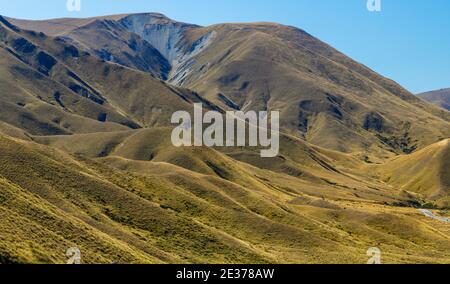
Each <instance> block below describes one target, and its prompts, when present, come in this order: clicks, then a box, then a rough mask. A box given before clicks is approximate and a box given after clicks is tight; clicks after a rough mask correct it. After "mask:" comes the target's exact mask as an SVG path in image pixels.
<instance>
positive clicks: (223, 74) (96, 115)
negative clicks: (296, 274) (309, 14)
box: [0, 13, 450, 264]
mask: <svg viewBox="0 0 450 284" xmlns="http://www.w3.org/2000/svg"><path fill="white" fill-rule="evenodd" d="M199 104H202V107H203V109H204V112H208V111H215V112H216V113H219V114H223V116H224V120H223V121H226V120H225V118H226V116H225V114H226V113H227V112H248V111H255V112H265V113H270V112H273V111H277V112H279V114H280V121H279V123H280V124H279V129H278V127H277V134H278V135H279V151H278V152H277V155H275V156H274V157H273V156H271V157H262V156H261V155H260V153H261V151H262V150H264V147H258V146H256V147H249V146H248V145H247V146H243V145H238V144H233V145H232V146H233V147H226V146H227V145H225V144H224V145H222V144H220V143H217V144H216V145H211V147H206V146H201V147H195V145H189V146H186V147H175V146H174V145H173V143H172V141H171V136H172V132H173V130H174V128H175V127H176V126H177V124H176V123H175V124H174V123H173V121H172V119H171V118H172V115H173V114H174V113H176V112H180V111H181V112H183V113H185V114H186V115H189V117H194V116H195V111H194V105H199ZM200 130H202V129H200ZM449 141H450V112H449V111H448V110H445V109H444V108H441V107H439V106H437V105H433V104H431V103H428V102H427V101H425V100H422V99H420V98H418V97H416V96H414V95H413V94H411V93H410V92H408V91H407V90H406V89H404V88H403V87H401V86H400V85H399V84H397V83H395V82H394V81H392V80H390V79H388V78H385V77H383V76H381V75H379V74H377V73H375V72H374V71H372V70H370V69H369V68H367V67H365V66H363V65H361V64H359V63H358V62H356V61H354V60H352V59H351V58H349V57H347V56H345V55H344V54H342V53H341V52H339V51H337V50H335V49H334V48H332V47H331V46H329V45H327V44H326V43H324V42H322V41H320V40H319V39H316V38H314V37H313V36H311V35H310V34H308V33H307V32H305V31H303V30H300V29H298V28H295V27H290V26H283V25H280V24H275V23H245V24H244V23H242V24H241V23H233V24H217V25H212V26H208V27H201V26H198V25H195V24H188V23H181V22H177V21H175V20H172V19H169V18H167V17H165V16H164V15H162V14H158V13H144V14H124V15H113V16H104V17H96V18H86V19H75V18H70V19H53V20H43V21H28V20H20V19H13V18H7V17H2V16H0V208H1V210H0V217H1V218H0V232H1V233H0V263H65V261H66V258H67V257H66V255H65V252H66V250H67V249H68V248H70V247H77V248H79V249H80V251H81V254H82V260H83V263H113V262H114V263H183V264H184V263H213V264H215V263H233V264H234V263H361V264H363V263H366V262H367V256H366V251H367V249H368V248H370V247H378V248H380V250H381V251H382V253H383V261H384V262H385V263H450V224H449V223H448V222H441V221H440V220H437V219H436V218H430V217H427V216H425V215H424V213H423V212H425V211H418V209H421V210H431V211H426V212H429V214H432V215H429V216H438V215H439V216H441V215H442V218H448V217H450V211H449V210H450V171H449V168H450V167H449V161H450V158H449V155H450V145H449ZM433 212H434V213H433Z"/></svg>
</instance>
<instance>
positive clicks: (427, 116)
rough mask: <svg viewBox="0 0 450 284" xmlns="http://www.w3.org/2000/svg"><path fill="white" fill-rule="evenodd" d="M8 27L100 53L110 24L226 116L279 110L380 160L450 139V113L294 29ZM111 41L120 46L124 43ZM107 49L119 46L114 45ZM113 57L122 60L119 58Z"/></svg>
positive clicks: (149, 17)
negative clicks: (30, 30)
mask: <svg viewBox="0 0 450 284" xmlns="http://www.w3.org/2000/svg"><path fill="white" fill-rule="evenodd" d="M11 21H12V23H15V24H17V25H19V26H22V27H24V28H30V27H33V29H34V30H37V31H40V32H44V33H49V34H51V35H58V36H64V37H68V38H70V39H72V40H74V41H76V42H78V43H79V45H83V46H87V47H88V49H91V50H96V52H97V53H101V52H102V48H101V47H100V46H99V43H98V42H99V41H98V40H97V39H98V38H99V36H96V35H97V34H98V33H103V31H104V30H105V28H104V27H105V26H107V27H108V28H107V29H108V33H111V34H119V35H121V34H123V30H127V31H129V32H131V33H133V34H134V35H138V36H139V37H140V38H141V39H143V40H144V41H146V42H147V43H149V44H150V45H152V46H153V47H155V48H156V49H157V50H158V51H159V53H160V54H161V55H162V56H163V57H164V58H165V59H166V60H167V61H168V62H169V64H170V72H169V73H164V72H163V73H161V74H160V75H159V77H161V78H167V82H169V83H171V84H173V85H177V86H180V87H186V88H188V89H191V90H195V91H196V92H198V93H199V94H200V95H201V96H202V97H203V98H205V99H207V100H209V101H211V102H213V103H215V104H216V105H217V106H219V107H221V108H223V109H228V110H233V109H235V110H236V109H239V110H249V109H252V110H267V109H268V110H275V109H276V110H280V112H281V124H282V128H283V129H284V131H286V132H288V133H290V134H292V135H294V136H300V137H303V138H304V139H305V140H306V141H308V142H311V143H313V144H315V145H319V146H321V147H325V148H328V149H332V150H337V151H342V152H346V153H368V154H369V156H370V159H372V160H374V161H379V159H380V158H385V157H389V156H392V152H394V153H411V152H413V151H414V150H416V149H420V148H423V147H425V146H427V145H429V144H431V143H434V142H438V141H439V140H441V139H443V138H446V137H449V136H450V127H449V121H450V114H449V113H448V112H446V111H443V110H441V109H438V108H436V107H434V106H431V105H429V104H426V103H424V102H423V101H422V100H419V99H417V98H416V97H415V96H414V95H412V94H411V93H409V92H408V91H406V90H405V89H403V88H402V87H401V86H399V85H398V84H396V83H395V82H393V81H391V80H389V79H386V78H384V77H382V76H380V75H378V74H376V73H375V72H373V71H371V70H370V69H368V68H367V67H365V66H363V65H361V64H359V63H357V62H355V61H353V60H351V59H350V58H348V57H346V56H345V55H343V54H342V53H340V52H338V51H337V50H335V49H333V48H332V47H330V46H328V45H327V44H325V43H323V42H321V41H319V40H317V39H316V38H314V37H312V36H311V35H309V34H307V33H306V32H304V31H302V30H300V29H297V28H294V27H289V26H283V25H279V24H272V23H254V24H220V25H214V26H210V27H199V26H196V25H191V24H185V23H179V22H176V21H173V20H171V19H168V18H167V17H165V16H163V15H161V14H155V13H149V14H132V15H117V16H108V17H98V18H92V19H83V20H75V19H56V20H50V21H37V22H34V21H32V22H29V21H23V20H14V19H11ZM99 26H100V27H99ZM92 29H93V30H95V32H93V31H91V30H92ZM80 31H86V32H80ZM100 38H102V37H100ZM115 38H116V39H117V42H124V41H123V36H115ZM100 42H103V40H100ZM106 42H108V43H111V42H113V44H110V45H111V46H119V44H116V43H115V42H116V41H114V40H113V39H111V40H108V41H106ZM136 52H137V53H140V52H142V53H146V50H145V49H143V50H137V51H136ZM108 56H109V55H108ZM108 56H107V57H108ZM112 56H113V57H114V59H113V61H115V62H118V58H120V56H119V54H118V52H116V53H114V54H113V55H112ZM121 64H125V65H126V66H128V67H132V68H135V67H136V64H133V63H129V62H128V63H127V62H124V61H122V62H121ZM160 69H164V68H160ZM140 70H142V71H145V69H144V68H140ZM425 121H426V123H425ZM429 123H431V124H433V125H435V127H432V128H430V127H429Z"/></svg>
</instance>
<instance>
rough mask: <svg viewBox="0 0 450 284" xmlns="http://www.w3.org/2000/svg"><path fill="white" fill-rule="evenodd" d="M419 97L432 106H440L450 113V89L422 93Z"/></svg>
mask: <svg viewBox="0 0 450 284" xmlns="http://www.w3.org/2000/svg"><path fill="white" fill-rule="evenodd" d="M417 96H418V97H419V98H421V99H423V100H426V101H428V102H430V103H432V104H435V105H438V106H440V107H442V108H444V109H446V110H448V111H450V89H441V90H437V91H431V92H426V93H421V94H418V95H417Z"/></svg>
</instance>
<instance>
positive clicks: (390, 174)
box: [376, 139, 450, 205]
mask: <svg viewBox="0 0 450 284" xmlns="http://www.w3.org/2000/svg"><path fill="white" fill-rule="evenodd" d="M449 141H450V139H446V140H443V141H441V142H439V143H436V144H433V145H431V146H429V147H427V148H425V149H423V150H420V151H418V152H416V153H414V154H411V155H407V156H399V157H396V158H393V159H392V160H391V161H389V162H387V163H385V164H384V165H382V166H378V167H376V169H377V171H378V172H379V173H380V176H381V178H382V179H383V180H385V181H386V182H388V183H389V184H391V185H392V186H394V187H396V188H399V189H402V190H406V191H410V192H416V193H419V194H420V195H421V196H423V197H428V198H431V199H433V200H439V199H442V198H445V199H447V205H449V203H448V196H449V194H450V170H449V169H450V145H449Z"/></svg>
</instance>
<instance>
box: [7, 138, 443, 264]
mask: <svg viewBox="0 0 450 284" xmlns="http://www.w3.org/2000/svg"><path fill="white" fill-rule="evenodd" d="M0 144H1V148H0V149H1V152H0V153H1V156H2V161H3V163H2V165H1V167H0V172H1V176H2V182H1V186H2V188H3V189H2V191H1V193H0V194H1V197H2V198H0V200H1V203H0V204H1V205H0V206H2V208H4V209H5V210H2V212H7V215H8V216H9V217H7V218H2V219H1V221H0V224H1V226H2V228H4V229H3V231H7V232H11V233H13V232H14V236H15V237H14V238H11V236H12V234H9V233H8V234H6V235H3V234H2V237H1V238H0V239H1V243H0V251H1V255H2V257H3V259H4V261H3V262H7V261H9V262H64V260H65V259H66V257H65V255H64V253H65V249H66V247H69V246H78V247H80V249H81V250H82V251H83V252H84V254H83V255H84V261H85V262H104V263H108V262H139V263H141V262H183V263H184V262H211V263H215V262H231V263H237V262H239V263H248V262H252V263H254V262H283V263H286V262H319V263H334V262H342V263H347V262H351V263H364V262H365V261H366V255H365V251H366V250H367V247H369V246H372V245H374V244H378V243H379V242H380V240H382V242H381V244H380V245H381V246H382V248H386V255H385V261H386V262H448V261H449V257H450V256H449V255H447V254H446V253H447V252H448V250H446V249H445V248H446V247H448V246H449V242H450V240H449V237H448V235H446V234H445V233H444V232H445V231H440V229H439V228H433V227H431V226H430V224H429V222H431V221H430V220H428V219H426V218H422V217H421V215H419V214H417V213H415V211H413V210H412V209H411V210H407V209H404V210H400V209H395V208H393V207H392V208H391V207H387V206H382V205H375V204H374V205H370V204H369V203H366V202H358V200H357V199H355V200H349V201H342V200H338V199H331V198H330V199H329V198H328V197H325V196H326V194H325V196H322V197H317V196H314V195H313V194H311V195H309V194H308V193H306V192H302V191H301V189H300V188H298V189H295V187H293V186H288V183H289V182H292V180H291V181H289V178H288V176H286V181H285V182H286V186H288V187H289V188H291V189H292V190H290V191H288V190H283V189H282V188H281V187H278V188H277V186H276V185H277V183H280V179H278V180H277V179H276V174H274V175H273V176H274V177H275V178H274V181H273V182H272V181H271V176H270V175H267V177H269V179H270V180H266V181H264V180H263V179H262V178H261V177H257V176H256V175H263V172H264V171H261V170H258V169H256V168H253V167H249V166H242V165H240V164H239V163H238V164H236V163H233V166H234V167H237V168H236V169H238V170H240V171H243V170H245V172H242V174H241V175H240V177H239V178H240V180H238V179H236V180H234V181H230V180H233V179H232V178H230V180H227V179H225V178H221V177H219V176H217V175H215V174H202V173H198V172H193V171H190V170H188V169H184V168H182V167H179V166H176V165H171V164H168V163H163V162H151V161H133V160H128V159H124V158H120V157H115V156H111V157H108V158H100V159H99V160H97V161H92V160H89V159H84V158H81V159H80V160H74V158H73V157H71V156H68V155H66V154H63V153H62V152H59V151H56V150H52V149H51V148H48V147H45V146H39V145H37V144H33V143H29V142H20V141H16V140H14V139H12V138H5V137H1V138H0ZM218 155H220V154H218ZM111 166H112V167H111ZM230 171H231V172H233V171H234V170H233V169H231V170H230ZM251 175H253V177H251ZM250 178H253V181H252V182H250ZM244 182H246V183H247V186H245V187H244V186H242V185H241V183H244ZM312 186H313V184H308V183H303V184H301V187H311V188H312ZM321 188H322V187H321V186H317V187H316V190H317V191H320V190H322V189H321ZM323 190H324V191H323V192H326V189H325V187H324V189H323ZM35 210H36V211H35ZM34 212H35V213H34ZM49 216H51V217H49ZM11 218H13V219H14V220H16V222H13V221H12V219H11ZM17 220H20V222H17ZM400 225H401V226H400ZM398 226H400V227H398ZM442 226H443V228H445V224H442ZM30 227H32V228H36V229H34V230H33V232H32V233H30V231H28V230H29V228H30ZM395 228H397V229H395ZM399 228H402V229H401V230H400V229H399ZM18 236H19V237H20V238H21V239H22V241H20V242H17V237H18ZM20 246H22V247H20ZM55 248H57V249H55ZM94 248H95V249H94ZM98 248H103V249H98Z"/></svg>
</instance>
